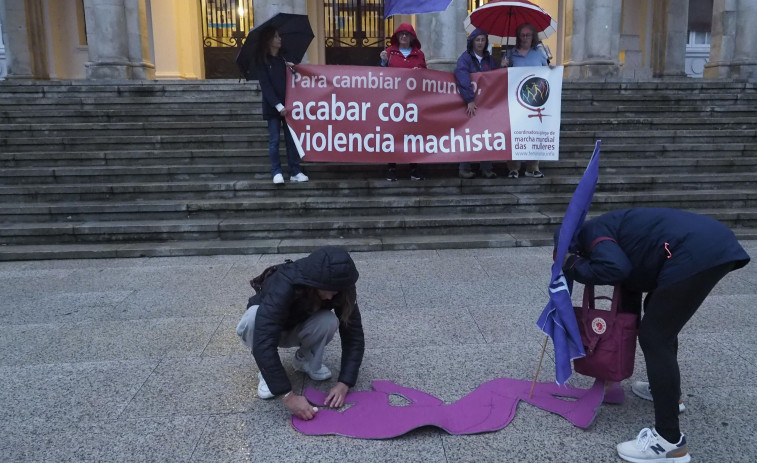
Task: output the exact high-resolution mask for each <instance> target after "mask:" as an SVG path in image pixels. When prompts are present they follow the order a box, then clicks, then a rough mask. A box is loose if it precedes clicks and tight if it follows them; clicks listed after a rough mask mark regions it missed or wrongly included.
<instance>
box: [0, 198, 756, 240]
mask: <svg viewBox="0 0 757 463" xmlns="http://www.w3.org/2000/svg"><path fill="white" fill-rule="evenodd" d="M692 211H694V212H700V213H706V214H707V215H710V216H712V217H714V218H715V219H717V220H720V221H721V222H723V223H725V224H726V225H728V226H729V227H731V228H735V229H738V228H749V229H754V228H757V209H755V208H741V209H717V210H705V209H692ZM705 211H706V212H705ZM563 215H564V212H562V211H556V212H549V211H539V212H523V211H519V212H506V213H501V212H487V213H469V214H465V215H459V214H443V215H421V216H418V215H412V214H407V215H405V216H399V217H398V216H396V215H386V216H378V215H374V216H364V217H363V216H360V217H350V218H346V219H341V220H334V219H333V218H330V217H314V218H308V220H302V219H301V218H297V217H285V218H284V217H282V218H278V217H275V218H254V219H249V218H227V219H214V218H209V219H202V218H188V219H184V220H151V221H111V222H75V221H72V222H68V223H45V224H36V223H19V224H5V225H4V226H3V227H2V228H1V229H0V247H1V246H2V245H5V246H7V245H20V244H35V245H38V244H56V243H60V244H72V243H99V242H111V243H115V242H124V243H129V242H140V241H178V240H189V241H191V240H217V239H220V240H249V239H267V240H270V239H287V238H290V239H296V238H299V239H313V238H317V239H323V238H331V239H344V238H365V237H382V238H383V237H390V236H394V237H403V236H408V235H415V236H422V235H446V236H448V237H450V239H453V238H451V237H454V236H455V235H457V234H468V233H474V234H506V233H510V234H511V233H516V232H528V231H531V232H533V231H539V232H550V231H553V230H554V229H555V228H556V227H557V226H558V225H559V223H560V221H561V220H562V218H563Z"/></svg>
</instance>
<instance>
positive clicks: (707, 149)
mask: <svg viewBox="0 0 757 463" xmlns="http://www.w3.org/2000/svg"><path fill="white" fill-rule="evenodd" d="M592 147H593V144H576V143H570V142H563V143H560V162H561V163H562V162H567V161H570V162H573V161H576V160H578V161H579V163H583V164H584V167H585V164H586V159H587V157H588V156H590V155H591V149H592ZM267 149H268V148H267V145H265V146H262V147H260V146H259V147H257V148H251V147H244V148H224V149H222V148H207V149H196V148H195V147H188V148H186V149H175V150H170V149H159V150H157V149H145V150H128V149H123V150H116V151H113V150H102V151H73V150H66V151H49V152H47V151H38V152H35V151H21V152H13V151H4V152H0V166H1V167H67V166H70V167H74V166H82V167H83V166H131V165H138V166H146V165H166V166H178V165H195V164H203V165H218V164H230V165H233V166H241V165H243V164H244V165H247V164H262V165H267V159H268V151H267ZM280 152H281V153H282V155H283V153H284V151H283V147H282V148H281V151H280ZM602 155H603V156H602V157H603V164H604V161H605V160H608V161H614V160H628V161H632V162H635V163H637V165H641V164H643V163H644V162H654V161H655V160H656V159H658V158H664V159H670V158H676V159H679V160H680V162H681V163H685V162H689V163H691V162H708V160H709V159H714V158H722V159H721V160H719V161H717V162H723V161H724V160H727V159H733V158H744V157H752V156H756V155H757V140H755V141H754V142H752V143H707V144H701V143H696V144H690V143H686V144H683V143H679V144H660V143H658V144H654V143H639V144H636V145H627V144H626V145H616V146H613V145H612V144H610V145H608V144H606V143H603V145H602ZM684 158H690V159H684ZM309 165H311V166H316V165H318V164H316V163H310V164H309ZM323 165H335V164H323ZM358 165H364V164H358Z"/></svg>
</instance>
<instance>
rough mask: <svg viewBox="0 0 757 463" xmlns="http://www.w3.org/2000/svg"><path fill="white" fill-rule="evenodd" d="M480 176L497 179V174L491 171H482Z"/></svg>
mask: <svg viewBox="0 0 757 463" xmlns="http://www.w3.org/2000/svg"><path fill="white" fill-rule="evenodd" d="M481 175H482V176H483V177H484V178H497V174H496V173H495V172H494V171H493V170H482V171H481Z"/></svg>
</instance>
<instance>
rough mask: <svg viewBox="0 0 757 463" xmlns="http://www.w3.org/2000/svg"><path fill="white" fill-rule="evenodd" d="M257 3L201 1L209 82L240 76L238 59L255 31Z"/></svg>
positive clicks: (203, 39) (235, 0)
mask: <svg viewBox="0 0 757 463" xmlns="http://www.w3.org/2000/svg"><path fill="white" fill-rule="evenodd" d="M252 1H253V0H200V4H201V11H202V16H203V20H202V48H203V54H204V57H205V78H206V79H233V78H236V77H239V69H238V68H237V65H236V62H235V61H236V57H237V54H238V53H239V48H240V47H241V46H242V43H244V39H245V37H247V33H248V32H249V31H250V29H251V28H252Z"/></svg>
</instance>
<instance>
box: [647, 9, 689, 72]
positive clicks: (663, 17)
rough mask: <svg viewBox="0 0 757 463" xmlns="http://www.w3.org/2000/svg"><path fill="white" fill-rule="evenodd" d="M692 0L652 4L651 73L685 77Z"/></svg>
mask: <svg viewBox="0 0 757 463" xmlns="http://www.w3.org/2000/svg"><path fill="white" fill-rule="evenodd" d="M688 23H689V0H658V1H655V2H653V6H652V50H651V54H652V73H653V75H654V76H655V77H686V39H687V36H688V33H689V31H688Z"/></svg>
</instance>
